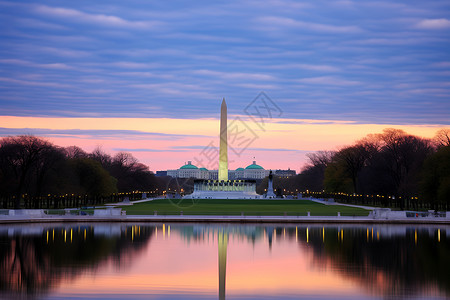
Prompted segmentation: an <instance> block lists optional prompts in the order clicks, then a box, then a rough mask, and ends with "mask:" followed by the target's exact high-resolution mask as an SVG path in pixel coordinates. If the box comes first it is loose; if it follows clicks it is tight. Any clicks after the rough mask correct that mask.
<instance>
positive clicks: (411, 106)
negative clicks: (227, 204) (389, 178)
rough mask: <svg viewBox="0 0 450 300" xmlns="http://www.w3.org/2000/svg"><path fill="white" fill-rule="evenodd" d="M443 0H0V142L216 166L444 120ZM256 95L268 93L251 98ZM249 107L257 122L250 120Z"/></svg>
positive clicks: (161, 164)
mask: <svg viewBox="0 0 450 300" xmlns="http://www.w3.org/2000/svg"><path fill="white" fill-rule="evenodd" d="M449 13H450V2H449V1H448V0H444V1H386V2H383V1H333V2H332V1H303V2H301V1H283V0H272V1H214V2H211V1H142V0H136V1H108V2H104V1H102V2H93V1H64V2H61V1H55V0H43V1H39V2H35V1H0V28H1V29H0V136H8V135H18V134H34V135H38V136H43V137H45V138H47V139H48V140H50V141H51V142H54V143H55V144H57V145H60V146H69V145H78V146H80V147H82V148H83V149H85V150H86V151H92V150H93V149H94V148H95V147H97V146H101V147H102V149H103V150H105V151H106V152H109V153H111V154H113V153H116V152H118V151H128V152H131V153H133V155H134V156H136V157H137V158H138V159H139V160H140V161H142V162H143V163H145V164H147V165H148V166H149V167H150V169H151V170H153V171H156V170H163V169H172V168H178V167H179V166H181V165H183V164H184V163H185V162H186V161H188V160H192V161H193V163H195V164H197V165H198V166H205V167H207V168H214V164H213V163H212V161H214V162H215V161H216V160H215V159H211V152H209V149H211V147H217V146H218V142H219V140H218V134H219V122H218V118H219V112H220V103H221V100H222V98H225V99H226V101H227V104H228V114H229V120H228V122H229V124H232V125H234V127H233V128H234V130H236V131H242V130H244V131H246V137H245V138H244V139H234V140H233V141H232V142H231V144H230V147H231V150H229V153H230V161H231V162H230V168H237V167H241V166H242V167H245V166H246V165H248V164H250V163H251V161H252V160H253V158H255V159H256V160H257V162H258V163H259V164H261V165H262V166H263V167H265V168H271V169H278V168H282V169H285V168H291V169H295V170H297V171H299V170H300V169H301V167H302V166H303V165H304V163H305V154H306V153H308V152H313V151H317V150H336V149H339V147H342V146H345V145H349V144H352V143H353V142H354V141H355V140H357V139H360V138H362V137H364V136H365V135H367V134H369V133H379V132H381V131H382V130H383V128H387V127H394V128H399V129H403V130H405V131H407V132H408V133H411V134H415V135H420V136H424V137H432V136H433V135H434V134H435V132H436V131H437V130H438V129H439V128H442V127H448V126H449V125H450V117H449V116H450V51H449V49H450V18H449V15H450V14H449ZM261 92H264V94H260V93H261ZM256 112H257V113H259V114H258V116H256V115H255V113H256Z"/></svg>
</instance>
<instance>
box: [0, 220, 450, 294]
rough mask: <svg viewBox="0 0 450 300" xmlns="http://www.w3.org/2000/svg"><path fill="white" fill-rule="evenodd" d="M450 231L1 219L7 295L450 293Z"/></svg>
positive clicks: (432, 227) (5, 292) (407, 228)
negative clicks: (53, 222)
mask: <svg viewBox="0 0 450 300" xmlns="http://www.w3.org/2000/svg"><path fill="white" fill-rule="evenodd" d="M449 233H450V230H449V227H445V226H440V227H437V226H419V227H417V226H416V227H415V226H356V227H355V226H350V225H343V226H337V225H334V226H322V225H311V226H304V225H302V226H282V225H280V226H278V225H267V226H264V225H258V226H253V225H201V224H194V225H192V224H186V225H181V224H157V225H156V224H140V225H133V226H132V225H128V224H97V225H89V224H84V225H56V226H54V225H28V226H9V227H4V226H0V238H1V242H2V243H1V248H0V250H1V252H2V253H1V254H2V256H1V257H2V265H1V267H2V270H1V271H2V273H3V274H4V275H2V278H0V282H1V291H2V292H3V293H2V294H1V295H5V296H8V297H10V296H13V297H17V296H19V295H40V296H42V297H43V298H44V299H61V298H65V299H78V298H91V299H149V298H150V299H217V298H219V299H224V295H223V294H221V291H222V292H224V291H225V290H226V299H280V298H282V299H298V298H304V299H310V298H314V299H331V298H332V299H349V298H353V299H361V298H365V299H380V298H385V297H391V296H394V297H396V296H399V297H415V298H427V299H429V298H439V297H442V298H445V295H449V294H450V293H449V291H450V286H449V277H448V275H447V272H446V270H448V269H449V267H450V263H449V258H448V253H450V252H449V249H450V248H449V240H450V239H449V236H448V235H449ZM221 276H223V277H222V278H225V279H224V280H223V281H220V278H221ZM1 295H0V296H1Z"/></svg>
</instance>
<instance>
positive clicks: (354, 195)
mask: <svg viewBox="0 0 450 300" xmlns="http://www.w3.org/2000/svg"><path fill="white" fill-rule="evenodd" d="M168 190H169V192H170V191H171V190H170V188H169V189H168ZM157 191H158V189H156V190H155V191H149V192H141V191H133V192H128V193H113V194H112V196H116V195H118V196H122V195H133V194H142V193H145V194H154V193H156V192H157ZM173 191H174V192H178V190H177V189H173ZM264 191H265V192H266V191H267V189H264ZM283 191H284V192H286V189H283ZM183 192H184V190H183V189H181V193H183ZM162 193H163V194H166V193H167V191H166V190H163V191H162ZM288 193H291V194H294V192H290V191H288ZM296 193H298V190H296ZM300 193H302V194H313V195H323V194H329V195H340V196H346V197H364V195H362V194H359V195H358V194H347V193H341V192H339V193H328V192H325V191H322V192H310V191H309V190H306V191H303V192H300ZM25 196H28V194H27V193H25V194H22V198H24V197H25ZM47 196H48V197H52V196H54V197H62V198H65V197H74V196H75V194H71V195H69V194H65V195H51V194H48V195H47ZM365 196H366V197H367V198H369V197H371V198H373V197H375V196H376V197H378V198H389V199H395V197H394V196H383V195H365ZM15 197H16V196H13V198H15ZM77 197H78V198H81V197H82V196H81V195H77ZM84 197H88V195H84ZM398 198H399V199H401V198H402V197H401V196H399V197H398ZM411 199H412V200H418V199H419V198H418V197H411Z"/></svg>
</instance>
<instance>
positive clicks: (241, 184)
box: [183, 180, 261, 199]
mask: <svg viewBox="0 0 450 300" xmlns="http://www.w3.org/2000/svg"><path fill="white" fill-rule="evenodd" d="M183 198H185V199H260V198H261V195H258V194H257V193H256V181H252V180H227V181H223V180H222V181H219V180H195V181H194V192H193V193H192V194H189V195H186V196H184V197H183Z"/></svg>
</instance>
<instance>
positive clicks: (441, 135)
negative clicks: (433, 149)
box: [433, 128, 450, 147]
mask: <svg viewBox="0 0 450 300" xmlns="http://www.w3.org/2000/svg"><path fill="white" fill-rule="evenodd" d="M433 141H434V142H435V143H436V144H437V146H438V147H445V146H450V128H442V129H440V130H438V131H437V132H436V135H435V136H434V138H433Z"/></svg>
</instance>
